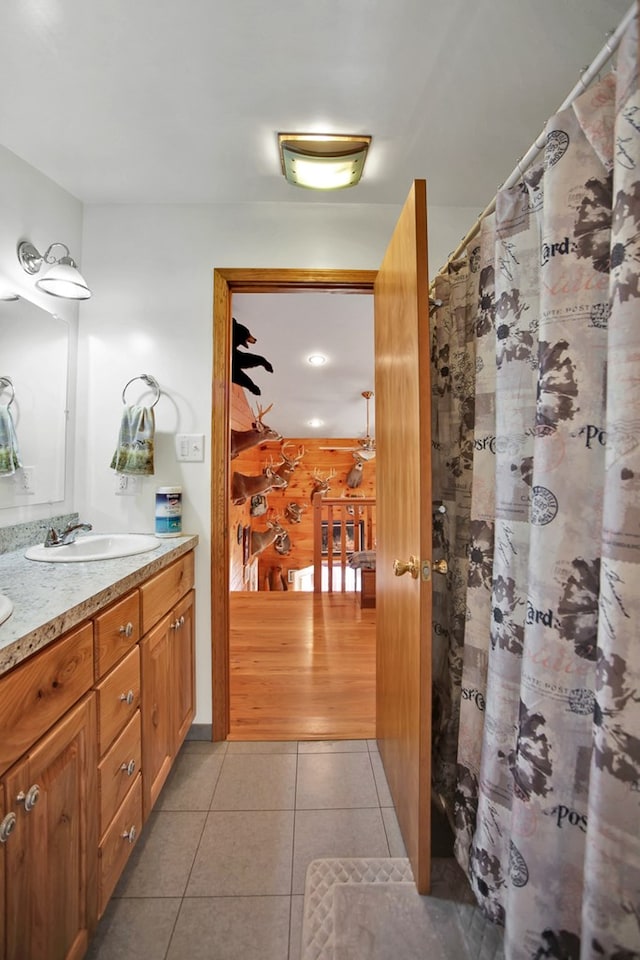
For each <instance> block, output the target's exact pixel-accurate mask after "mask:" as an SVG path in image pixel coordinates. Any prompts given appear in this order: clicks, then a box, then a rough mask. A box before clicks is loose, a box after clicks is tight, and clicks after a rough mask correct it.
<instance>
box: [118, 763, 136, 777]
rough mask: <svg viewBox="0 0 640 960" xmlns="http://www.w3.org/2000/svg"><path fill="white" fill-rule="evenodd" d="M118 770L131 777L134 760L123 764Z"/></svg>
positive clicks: (134, 767)
mask: <svg viewBox="0 0 640 960" xmlns="http://www.w3.org/2000/svg"><path fill="white" fill-rule="evenodd" d="M120 769H121V770H124V772H125V773H126V775H127V776H128V777H132V776H133V774H134V773H135V769H136V762H135V760H129V763H123V764H122V766H121V767H120Z"/></svg>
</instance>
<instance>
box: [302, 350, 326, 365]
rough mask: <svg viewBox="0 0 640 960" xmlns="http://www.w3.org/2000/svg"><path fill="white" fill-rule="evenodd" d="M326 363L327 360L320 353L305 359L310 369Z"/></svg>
mask: <svg viewBox="0 0 640 960" xmlns="http://www.w3.org/2000/svg"><path fill="white" fill-rule="evenodd" d="M326 362H327V358H326V357H324V356H323V355H322V354H321V353H312V354H311V356H310V357H307V363H310V364H311V366H312V367H321V366H322V364H323V363H326Z"/></svg>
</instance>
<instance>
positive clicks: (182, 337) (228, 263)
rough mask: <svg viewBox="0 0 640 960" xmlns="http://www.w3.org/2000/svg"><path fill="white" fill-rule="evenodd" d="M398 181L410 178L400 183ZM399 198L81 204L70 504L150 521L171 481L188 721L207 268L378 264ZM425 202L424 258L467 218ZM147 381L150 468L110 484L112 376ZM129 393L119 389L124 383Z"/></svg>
mask: <svg viewBox="0 0 640 960" xmlns="http://www.w3.org/2000/svg"><path fill="white" fill-rule="evenodd" d="M407 189H408V188H407ZM398 213H399V209H398V208H397V207H395V206H370V207H365V206H362V205H358V204H322V205H320V204H301V205H299V204H280V205H275V204H245V205H216V206H190V205H174V206H163V205H147V206H142V205H140V206H139V205H105V206H102V205H95V206H94V205H90V206H88V207H87V208H86V209H85V221H84V251H83V263H82V268H83V274H84V276H85V277H86V278H87V282H88V283H89V284H90V286H91V288H92V290H93V298H92V299H91V300H90V301H88V302H86V303H83V304H82V305H81V307H80V324H79V355H78V361H79V362H78V391H79V403H78V407H79V413H78V418H77V444H78V457H77V462H76V488H77V491H78V496H77V501H76V506H77V508H78V509H79V511H80V513H81V515H82V517H83V518H85V519H88V520H89V521H91V522H92V523H93V525H94V527H95V528H96V529H103V530H122V529H128V530H137V531H150V530H152V528H153V513H154V492H155V487H156V486H157V485H159V484H181V485H182V486H183V529H184V530H185V531H186V532H189V533H197V534H198V535H199V537H200V546H199V547H198V549H197V551H196V590H197V620H196V631H197V704H198V707H197V715H196V722H197V723H209V722H210V721H211V655H210V652H211V633H210V615H211V611H210V603H209V593H210V591H209V583H210V564H209V556H210V534H209V527H210V499H209V498H210V493H209V476H210V470H209V450H210V422H211V369H212V355H213V343H212V276H213V269H214V267H220V268H221V267H272V268H276V267H282V268H305V267H306V268H313V269H322V268H340V269H376V268H377V267H378V266H379V264H380V262H381V260H382V257H383V255H384V251H385V248H386V244H387V241H388V239H389V237H390V235H391V232H392V230H393V226H394V224H395V221H396V218H397V216H398ZM476 214H477V211H475V210H473V211H472V210H469V209H468V208H456V209H453V210H452V209H448V210H442V209H437V208H436V209H433V210H430V212H429V238H430V239H429V243H430V251H431V257H430V259H431V264H432V269H433V270H436V269H437V267H438V266H439V265H440V264H441V263H442V262H443V261H444V259H446V257H447V256H448V254H449V252H450V250H452V249H453V248H454V247H455V246H456V244H457V243H458V241H459V239H460V238H461V237H462V235H463V234H464V233H465V232H466V230H467V229H468V227H469V226H470V224H471V222H472V221H473V219H474V218H475V216H476ZM140 373H150V374H152V375H153V376H154V377H156V379H157V380H158V381H159V383H160V385H161V387H162V390H163V394H164V395H163V396H162V398H161V400H160V402H159V403H158V405H157V407H156V408H155V411H156V431H157V433H156V444H157V446H156V472H155V476H154V477H151V478H146V479H145V480H143V482H142V491H141V492H140V493H139V494H137V495H136V496H132V497H128V496H127V497H123V496H117V495H116V494H115V488H114V475H113V471H112V470H110V469H109V462H110V459H111V456H112V453H113V450H114V447H115V443H116V441H117V433H118V426H119V420H120V413H121V406H122V404H121V391H122V388H123V386H124V384H125V383H126V382H127V381H128V380H130V379H131V378H132V377H134V376H137V375H139V374H140ZM127 397H128V398H129V394H127ZM176 431H180V432H184V433H204V434H205V449H206V454H205V462H204V463H202V464H201V463H177V462H176V460H175V455H174V446H173V435H174V433H175V432H176Z"/></svg>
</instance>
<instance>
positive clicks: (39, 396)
mask: <svg viewBox="0 0 640 960" xmlns="http://www.w3.org/2000/svg"><path fill="white" fill-rule="evenodd" d="M68 367H69V326H68V324H67V322H66V321H65V320H63V319H62V318H61V317H59V316H57V315H55V314H51V313H49V312H48V311H47V310H45V309H44V308H42V307H39V306H37V305H36V304H34V303H31V302H30V301H28V300H24V299H20V300H11V301H4V300H3V301H0V377H9V378H10V379H11V382H12V384H13V392H14V400H13V403H12V404H11V414H12V418H13V422H14V425H15V428H16V435H17V439H18V446H19V450H20V456H21V460H22V464H23V466H24V467H27V468H30V470H29V475H30V480H29V485H30V486H31V492H28V491H27V490H25V489H24V486H25V485H24V483H23V482H21V478H20V474H19V473H18V474H17V475H15V476H0V508H5V507H20V506H25V507H30V506H33V505H34V504H40V503H54V502H56V501H59V500H63V499H64V492H65V489H64V488H65V461H66V433H67V379H68ZM9 398H10V394H9V392H8V391H7V390H3V392H2V394H0V403H2V404H6V403H7V402H8V400H9ZM16 476H17V477H18V482H17V481H16ZM0 522H1V521H0Z"/></svg>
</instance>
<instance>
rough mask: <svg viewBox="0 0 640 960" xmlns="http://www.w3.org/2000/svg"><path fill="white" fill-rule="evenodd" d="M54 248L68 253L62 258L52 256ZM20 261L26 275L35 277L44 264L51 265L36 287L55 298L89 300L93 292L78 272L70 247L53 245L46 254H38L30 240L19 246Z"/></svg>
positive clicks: (60, 244)
mask: <svg viewBox="0 0 640 960" xmlns="http://www.w3.org/2000/svg"><path fill="white" fill-rule="evenodd" d="M54 247H62V248H63V249H64V250H65V251H66V252H65V253H64V254H63V255H62V256H61V257H56V256H54V255H53V254H52V252H51V251H52V250H53V248H54ZM18 260H19V261H20V264H21V266H22V269H23V270H24V271H25V273H29V274H31V276H33V275H34V274H36V273H39V272H40V268H41V267H42V265H43V263H46V264H50V266H49V269H48V270H46V271H45V272H44V273H43V275H42V276H41V277H40V279H39V280H36V287H37V288H38V289H39V290H44V292H45V293H50V294H51V296H53V297H64V299H66V300H88V299H89V297H90V296H91V290H89V287H88V286H87V282H86V280H85V279H84V277H83V276H82V274H81V273H80V271H79V270H78V267H77V264H76V262H75V260H73V259H72V257H71V256H70V255H69V247H68V246H67V245H66V244H64V243H57V242H56V243H52V244H51V245H50V246H49V247H48V248H47V250H46V252H45V254H44V255H43V254H41V253H38V251H37V250H36V248H35V247H34V246H33V244H32V243H29V241H28V240H22V241H21V242H20V243H19V244H18Z"/></svg>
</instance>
